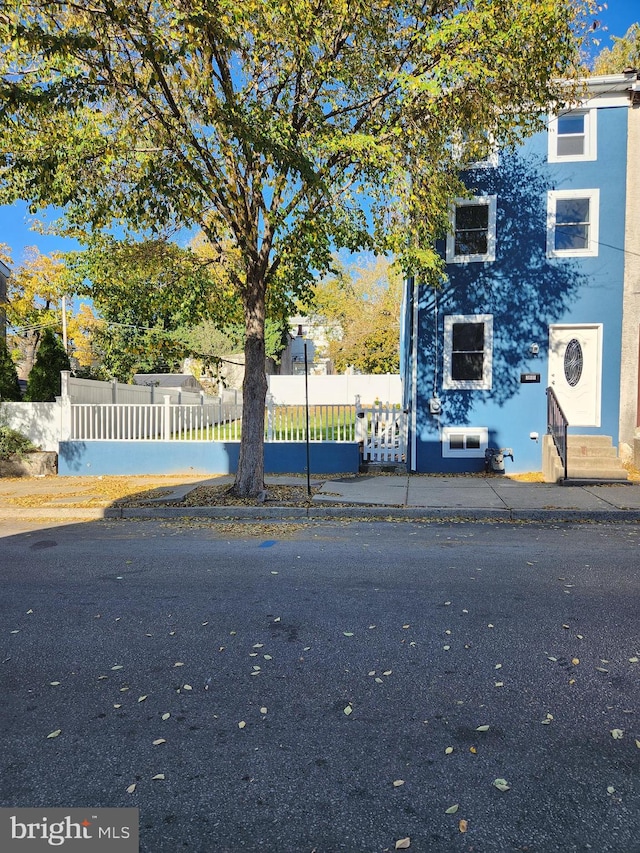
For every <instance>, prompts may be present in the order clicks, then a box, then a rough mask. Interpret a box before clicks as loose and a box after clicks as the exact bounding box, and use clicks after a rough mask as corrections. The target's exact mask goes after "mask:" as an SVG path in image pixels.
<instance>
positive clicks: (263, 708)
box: [260, 706, 267, 714]
mask: <svg viewBox="0 0 640 853" xmlns="http://www.w3.org/2000/svg"><path fill="white" fill-rule="evenodd" d="M260 713H261V714H266V713H267V709H266V708H265V707H264V706H263V707H262V708H260Z"/></svg>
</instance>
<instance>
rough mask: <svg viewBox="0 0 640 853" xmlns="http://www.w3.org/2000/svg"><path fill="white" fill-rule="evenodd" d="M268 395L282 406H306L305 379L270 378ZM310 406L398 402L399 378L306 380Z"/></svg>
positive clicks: (375, 376) (400, 398)
mask: <svg viewBox="0 0 640 853" xmlns="http://www.w3.org/2000/svg"><path fill="white" fill-rule="evenodd" d="M267 379H268V382H269V394H271V396H272V397H273V398H274V399H275V401H276V402H277V403H278V404H279V405H282V406H304V404H305V377H304V376H268V377H267ZM307 387H308V391H309V405H310V406H319V405H324V404H327V405H331V404H338V403H340V404H342V405H349V404H350V405H353V403H354V401H355V399H356V397H360V399H361V400H364V401H365V402H366V403H374V402H375V401H377V400H390V401H391V402H392V403H399V402H400V401H401V400H402V386H401V383H400V375H399V374H393V373H391V374H390V373H387V374H381V375H372V374H368V375H363V374H354V375H340V376H309V377H307Z"/></svg>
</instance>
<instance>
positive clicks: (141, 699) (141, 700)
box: [138, 696, 147, 702]
mask: <svg viewBox="0 0 640 853" xmlns="http://www.w3.org/2000/svg"><path fill="white" fill-rule="evenodd" d="M146 698H147V697H146V696H140V697H139V698H138V702H144V700H145V699H146Z"/></svg>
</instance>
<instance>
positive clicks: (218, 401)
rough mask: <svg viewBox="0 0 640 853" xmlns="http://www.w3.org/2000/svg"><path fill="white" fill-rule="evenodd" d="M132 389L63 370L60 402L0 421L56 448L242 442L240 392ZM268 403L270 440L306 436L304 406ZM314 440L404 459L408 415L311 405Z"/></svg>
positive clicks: (7, 407)
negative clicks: (189, 396)
mask: <svg viewBox="0 0 640 853" xmlns="http://www.w3.org/2000/svg"><path fill="white" fill-rule="evenodd" d="M116 385H117V387H116ZM130 390H131V389H130V388H128V387H127V386H124V387H122V388H121V387H119V385H118V384H117V383H95V382H91V381H89V380H77V379H75V378H74V377H70V375H69V374H68V373H66V375H65V373H64V372H63V374H62V391H63V393H62V395H61V396H60V397H58V398H57V400H56V402H55V403H0V421H1V422H3V423H4V422H6V423H7V425H8V426H11V427H13V428H14V429H17V430H19V431H21V432H23V434H25V435H28V436H29V438H31V440H32V441H33V442H34V443H35V444H37V445H38V446H40V447H41V448H42V449H43V450H54V451H57V450H58V444H59V442H60V441H131V440H136V441H240V437H241V432H242V403H241V402H240V400H239V395H238V394H237V392H232V393H228V394H227V393H225V394H224V395H223V396H221V397H205V396H202V395H198V396H199V399H194V400H190V401H189V403H186V402H185V401H183V400H181V399H180V397H177V390H176V389H171V390H170V389H155V391H154V393H153V397H152V398H151V399H150V394H151V392H152V391H153V389H149V388H136V389H135V392H133V393H135V394H136V395H137V400H139V402H132V401H131V398H129V399H127V397H128V394H129V391H130ZM160 391H162V392H164V393H163V394H162V398H161V399H160V394H159V393H158V392H160ZM171 391H176V393H171ZM139 392H141V394H143V395H147V396H146V399H145V397H143V396H139ZM114 397H116V398H117V399H119V400H120V402H114V401H113V398H114ZM133 399H134V400H135V399H136V397H134V398H133ZM81 400H84V401H82V402H81ZM266 403H267V405H266V408H265V431H264V438H265V441H268V442H277V441H287V442H302V441H305V440H306V437H307V410H306V407H305V406H304V405H280V404H278V403H277V402H276V400H275V399H274V397H273V395H268V396H267V401H266ZM309 440H310V441H315V442H318V441H335V442H353V441H355V442H359V443H360V444H361V447H362V458H363V461H365V462H373V463H376V462H378V463H385V462H386V463H389V462H395V463H402V462H403V461H405V459H406V448H407V415H406V413H405V412H403V411H402V410H401V409H400V407H399V406H398V405H397V404H389V403H385V404H383V403H376V404H374V405H370V406H363V405H362V404H361V401H360V397H358V396H356V397H355V405H349V404H343V403H340V404H316V405H310V406H309Z"/></svg>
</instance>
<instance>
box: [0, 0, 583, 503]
mask: <svg viewBox="0 0 640 853" xmlns="http://www.w3.org/2000/svg"><path fill="white" fill-rule="evenodd" d="M591 6H592V3H591V0H552V2H539V0H509V2H504V0H500V2H497V0H467V1H466V2H464V3H460V2H458V0H433V2H430V3H423V2H422V0H366V2H365V0H354V2H349V3H345V2H344V0H313V2H312V0H283V2H280V3H273V2H267V0H243V1H242V2H241V3H239V2H237V0H188V1H187V0H126V2H124V0H92V2H91V3H87V4H82V3H80V4H79V3H76V2H51V0H30V2H25V3H16V2H15V0H0V115H1V116H2V119H3V132H2V134H1V135H0V202H1V201H7V202H9V201H13V200H14V199H16V198H27V199H28V200H29V201H30V203H31V205H32V207H33V208H37V207H43V206H45V205H51V204H52V205H58V206H60V207H62V208H64V217H63V219H64V225H61V229H62V230H64V231H65V232H66V233H72V234H74V235H75V236H79V235H81V233H83V232H84V233H86V232H95V231H99V230H105V229H109V228H111V227H113V226H115V225H117V226H119V227H125V228H127V229H129V230H131V231H137V232H145V231H147V232H148V231H153V232H155V233H161V232H163V233H169V232H171V233H175V230H176V229H181V228H184V227H186V228H193V227H198V228H200V229H201V230H202V231H203V233H204V235H205V236H206V238H207V240H208V241H209V243H210V244H211V246H212V247H213V249H214V250H215V251H216V252H218V254H219V255H220V257H221V258H222V257H223V255H224V252H225V248H226V247H227V246H231V247H232V250H233V252H234V254H235V258H236V261H237V263H236V264H234V265H229V274H230V280H231V282H232V284H233V288H234V292H235V294H236V297H237V299H238V300H239V303H240V305H241V308H242V313H243V321H244V324H245V364H246V373H245V381H244V387H243V406H244V417H243V429H242V441H241V447H240V458H239V464H238V470H237V473H236V480H235V489H236V491H237V492H238V493H239V494H241V495H257V494H258V493H259V492H260V491H261V490H262V488H263V485H264V484H263V480H264V464H263V418H264V401H265V395H266V389H267V383H266V376H265V343H264V325H265V317H266V307H267V303H268V302H270V303H271V305H272V309H273V314H274V316H277V315H280V316H282V315H283V314H285V313H286V311H285V310H284V308H285V306H286V305H287V304H288V303H291V302H292V301H293V300H294V299H295V298H297V297H299V296H300V295H301V294H302V293H303V291H304V290H305V288H306V287H308V285H309V284H310V283H311V282H312V281H313V279H314V276H317V274H318V273H320V274H322V273H324V272H325V271H326V270H327V269H328V268H329V266H330V263H331V253H332V251H334V250H336V249H340V248H347V249H349V250H360V249H376V250H377V251H380V252H389V253H395V254H396V255H397V257H398V259H399V261H400V263H401V266H402V267H403V268H404V269H412V270H413V271H414V272H420V273H422V275H423V276H429V275H430V276H432V277H433V278H434V280H436V279H437V277H438V275H439V271H440V266H441V263H440V261H439V259H438V256H437V254H436V253H435V252H434V251H433V249H432V246H433V241H434V238H435V237H436V236H438V235H440V234H441V233H443V232H444V231H445V230H446V229H447V227H448V219H447V210H448V202H449V201H450V199H451V198H452V197H454V196H456V195H459V194H460V193H461V192H462V187H461V184H460V182H459V179H458V175H457V169H458V164H457V163H456V161H455V157H454V156H453V155H451V153H450V152H451V145H450V143H451V140H452V139H453V138H454V135H455V134H457V133H462V135H463V137H467V136H470V135H472V133H471V131H474V130H475V129H477V128H481V129H483V130H486V131H487V132H489V133H490V134H491V136H492V137H493V138H494V139H495V140H496V143H497V144H498V145H509V144H511V143H514V142H515V141H516V140H517V139H519V138H520V137H521V136H522V135H523V134H527V133H530V132H532V131H534V130H537V129H538V128H540V127H541V126H542V124H541V122H542V121H544V114H545V113H546V111H547V110H549V109H553V108H554V107H557V105H558V104H559V103H564V102H565V101H566V98H567V95H568V91H567V87H566V85H564V84H562V83H561V82H560V78H561V77H563V76H564V75H565V74H566V73H568V72H570V71H571V70H572V69H573V68H577V67H578V64H579V62H578V57H577V48H578V46H579V38H578V37H577V35H576V28H577V27H578V26H579V25H580V21H581V20H582V19H583V18H584V14H585V12H586V11H588V9H589V8H590V7H591ZM523 104H524V105H526V108H525V109H523Z"/></svg>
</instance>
